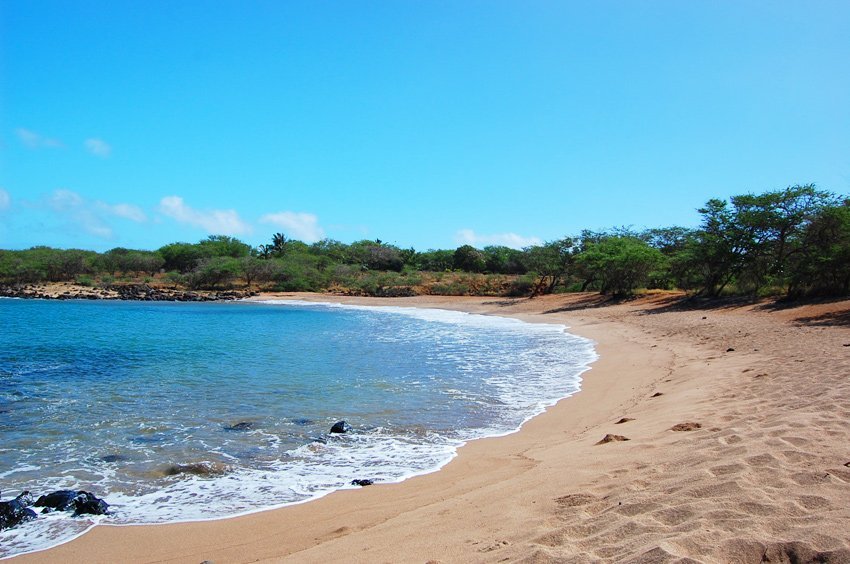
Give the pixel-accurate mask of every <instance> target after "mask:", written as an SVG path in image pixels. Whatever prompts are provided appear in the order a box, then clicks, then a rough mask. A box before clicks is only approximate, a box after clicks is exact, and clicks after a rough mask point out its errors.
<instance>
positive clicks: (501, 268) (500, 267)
mask: <svg viewBox="0 0 850 564" xmlns="http://www.w3.org/2000/svg"><path fill="white" fill-rule="evenodd" d="M483 252H484V263H485V269H486V270H487V272H491V273H498V274H525V273H526V272H527V271H528V268H527V267H526V265H525V263H524V261H523V259H524V258H525V255H524V253H523V252H522V251H518V250H516V249H512V248H510V247H504V246H501V245H498V246H497V245H492V246H488V247H484V249H483Z"/></svg>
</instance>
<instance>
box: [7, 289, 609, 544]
mask: <svg viewBox="0 0 850 564" xmlns="http://www.w3.org/2000/svg"><path fill="white" fill-rule="evenodd" d="M0 329H2V333H0V491H2V492H3V495H4V499H7V498H8V497H10V496H14V495H17V493H19V492H20V491H21V490H25V489H28V490H31V491H33V492H35V493H37V494H38V493H45V492H47V491H48V490H54V489H61V488H69V489H70V488H73V489H86V490H90V491H93V492H94V493H96V494H97V495H99V496H101V497H104V498H105V499H106V500H107V501H108V502H109V503H110V504H111V505H112V508H113V509H114V514H113V515H112V516H109V517H106V518H105V519H107V520H108V521H109V522H115V523H153V522H169V521H180V520H194V519H208V518H219V517H225V516H230V515H235V514H239V513H245V512H250V511H256V510H261V509H267V508H269V507H276V506H280V505H285V504H289V503H295V502H301V501H305V500H309V499H311V498H315V497H318V496H321V495H324V494H326V493H329V492H331V491H334V490H336V489H340V488H344V487H351V486H350V485H349V484H350V482H351V480H352V479H362V478H368V479H372V480H375V481H376V482H394V481H399V480H402V479H404V478H406V477H409V476H412V475H415V474H419V473H423V472H428V471H433V470H435V469H437V468H439V467H440V466H442V465H443V464H445V463H446V462H447V461H448V460H450V459H451V458H452V457H453V456H454V454H455V451H456V448H457V447H458V446H459V445H461V444H463V442H465V441H467V440H470V439H474V438H479V437H484V436H492V435H497V434H504V433H508V432H512V431H514V430H516V429H517V428H518V427H519V426H520V425H521V424H522V423H523V422H524V421H525V420H527V419H528V418H530V417H532V416H533V415H536V414H537V413H539V412H540V411H542V410H543V409H544V408H545V407H546V406H547V405H551V404H552V403H554V402H555V401H557V400H558V399H561V398H563V397H566V396H568V395H570V394H572V393H575V392H576V391H578V389H579V382H580V378H579V375H580V374H581V373H582V372H583V371H584V370H585V369H586V367H587V365H588V363H589V362H591V361H592V360H593V359H594V358H595V354H594V352H593V348H592V346H591V344H590V343H589V342H588V341H586V340H584V339H581V338H578V337H575V336H572V335H570V334H568V333H566V332H565V330H564V329H565V328H564V327H563V326H560V325H544V324H526V323H522V322H519V321H516V320H513V319H505V318H499V317H489V316H480V315H468V314H464V313H458V312H449V311H442V310H426V309H413V308H394V307H389V308H365V307H348V306H346V307H343V306H334V305H322V304H306V303H292V302H287V303H245V302H240V303H232V302H231V303H201V304H191V303H150V302H112V301H41V300H10V299H2V300H0ZM340 419H345V420H346V421H348V422H349V423H350V424H351V425H352V426H353V427H354V431H353V432H352V433H350V434H346V435H329V434H328V430H329V429H330V427H331V425H332V424H333V423H334V422H335V421H337V420H340ZM98 519H103V518H98ZM95 522H96V521H95V520H92V519H84V518H83V519H81V518H76V519H74V518H70V517H69V516H67V515H62V514H58V515H56V514H53V515H50V516H48V517H46V518H39V520H37V521H35V522H32V523H28V524H25V525H23V526H21V527H18V528H16V529H13V530H9V531H5V532H2V533H0V556H8V555H10V554H15V553H20V552H24V551H29V550H34V549H39V548H43V547H46V546H50V545H53V544H56V543H58V542H62V541H64V540H67V539H69V538H72V537H73V536H75V535H77V534H80V533H81V532H82V531H84V530H86V529H87V528H88V527H90V526H91V525H92V524H93V523H95Z"/></svg>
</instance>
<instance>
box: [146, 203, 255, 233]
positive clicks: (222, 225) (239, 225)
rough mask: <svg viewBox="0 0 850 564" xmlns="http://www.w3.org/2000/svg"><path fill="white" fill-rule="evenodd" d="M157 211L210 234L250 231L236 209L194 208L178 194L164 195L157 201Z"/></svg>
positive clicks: (249, 227)
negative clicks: (202, 209) (201, 209)
mask: <svg viewBox="0 0 850 564" xmlns="http://www.w3.org/2000/svg"><path fill="white" fill-rule="evenodd" d="M159 211H160V213H162V214H163V215H166V216H168V217H170V218H172V219H174V220H176V221H179V222H180V223H187V224H189V225H192V226H195V227H200V228H201V229H203V230H205V231H206V232H207V233H209V234H210V235H240V234H243V233H250V232H251V226H250V225H248V224H247V223H245V222H244V221H242V219H241V218H240V217H239V214H238V213H236V210H204V211H200V210H196V209H193V208H190V207H189V206H187V205H186V204H185V203H184V202H183V198H181V197H180V196H166V197H165V198H163V199H162V200H160V202H159Z"/></svg>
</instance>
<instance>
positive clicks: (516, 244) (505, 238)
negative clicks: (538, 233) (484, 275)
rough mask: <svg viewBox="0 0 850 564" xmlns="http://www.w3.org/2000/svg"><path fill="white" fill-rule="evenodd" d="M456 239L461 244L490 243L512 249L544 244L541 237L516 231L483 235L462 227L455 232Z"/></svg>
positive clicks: (483, 245)
mask: <svg viewBox="0 0 850 564" xmlns="http://www.w3.org/2000/svg"><path fill="white" fill-rule="evenodd" d="M455 241H456V242H457V243H458V244H460V245H472V246H473V247H486V246H488V245H502V246H505V247H510V248H512V249H522V248H525V247H529V246H531V245H542V244H543V240H542V239H540V238H539V237H524V236H522V235H517V234H516V233H494V234H492V235H481V234H478V233H476V232H475V231H473V230H472V229H461V230H460V231H458V232H457V233H456V234H455Z"/></svg>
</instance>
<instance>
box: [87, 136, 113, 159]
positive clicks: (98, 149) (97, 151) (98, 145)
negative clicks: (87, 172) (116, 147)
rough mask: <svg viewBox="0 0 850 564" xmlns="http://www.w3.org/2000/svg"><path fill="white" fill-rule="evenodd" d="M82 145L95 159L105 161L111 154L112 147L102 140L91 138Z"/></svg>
mask: <svg viewBox="0 0 850 564" xmlns="http://www.w3.org/2000/svg"><path fill="white" fill-rule="evenodd" d="M84 145H85V146H86V150H87V151H88V152H89V153H91V154H92V155H94V156H96V157H101V158H103V159H105V158H106V157H108V156H109V155H110V154H112V147H111V146H110V145H109V143H107V142H106V141H104V140H103V139H97V138H94V137H93V138H91V139H86V141H85V143H84Z"/></svg>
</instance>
